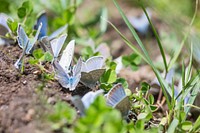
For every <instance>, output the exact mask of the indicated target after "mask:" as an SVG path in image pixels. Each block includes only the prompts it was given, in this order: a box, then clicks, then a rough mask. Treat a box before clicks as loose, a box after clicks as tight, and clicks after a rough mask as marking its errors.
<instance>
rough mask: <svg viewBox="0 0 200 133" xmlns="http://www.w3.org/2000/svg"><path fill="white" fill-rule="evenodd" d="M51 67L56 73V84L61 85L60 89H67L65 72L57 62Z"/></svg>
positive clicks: (67, 83) (67, 78) (67, 80)
mask: <svg viewBox="0 0 200 133" xmlns="http://www.w3.org/2000/svg"><path fill="white" fill-rule="evenodd" d="M53 66H54V69H55V72H56V78H57V79H58V82H59V83H60V84H61V85H62V87H64V88H69V75H68V74H67V73H65V71H64V70H63V68H62V67H61V66H60V64H59V63H58V62H56V61H54V62H53Z"/></svg>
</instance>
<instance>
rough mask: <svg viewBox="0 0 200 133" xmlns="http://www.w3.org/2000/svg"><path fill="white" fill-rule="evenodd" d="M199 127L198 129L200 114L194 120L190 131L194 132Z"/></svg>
mask: <svg viewBox="0 0 200 133" xmlns="http://www.w3.org/2000/svg"><path fill="white" fill-rule="evenodd" d="M199 129H200V116H199V117H198V118H197V120H196V121H195V123H194V126H193V128H192V130H191V131H190V132H191V133H194V132H197V131H198V130H199Z"/></svg>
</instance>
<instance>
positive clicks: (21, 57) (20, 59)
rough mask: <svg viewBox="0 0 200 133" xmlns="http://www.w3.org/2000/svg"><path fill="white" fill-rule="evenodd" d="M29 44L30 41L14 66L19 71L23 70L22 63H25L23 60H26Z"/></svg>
mask: <svg viewBox="0 0 200 133" xmlns="http://www.w3.org/2000/svg"><path fill="white" fill-rule="evenodd" d="M28 43H29V41H28V42H27V44H26V45H25V48H24V49H23V52H22V55H21V56H20V57H19V59H18V60H17V61H16V62H15V64H14V66H15V68H17V69H19V70H21V69H22V61H23V58H24V56H25V54H26V49H27V46H28Z"/></svg>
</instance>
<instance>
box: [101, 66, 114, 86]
mask: <svg viewBox="0 0 200 133" xmlns="http://www.w3.org/2000/svg"><path fill="white" fill-rule="evenodd" d="M116 79H117V74H116V72H115V70H112V69H108V70H107V71H106V72H105V73H104V74H103V75H102V76H101V79H100V81H101V82H102V83H108V84H109V83H113V82H115V81H116Z"/></svg>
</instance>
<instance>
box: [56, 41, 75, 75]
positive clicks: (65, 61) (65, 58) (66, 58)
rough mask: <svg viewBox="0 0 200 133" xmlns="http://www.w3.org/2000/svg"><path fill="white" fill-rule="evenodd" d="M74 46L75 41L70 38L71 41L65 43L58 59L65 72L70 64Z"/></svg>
mask: <svg viewBox="0 0 200 133" xmlns="http://www.w3.org/2000/svg"><path fill="white" fill-rule="evenodd" d="M74 47H75V41H74V40H72V41H70V42H69V44H68V45H67V47H66V48H65V50H64V51H63V54H62V56H61V58H60V61H59V64H60V65H61V67H62V68H63V69H64V70H65V71H66V72H68V71H69V67H70V64H71V62H72V59H73V55H74Z"/></svg>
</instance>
